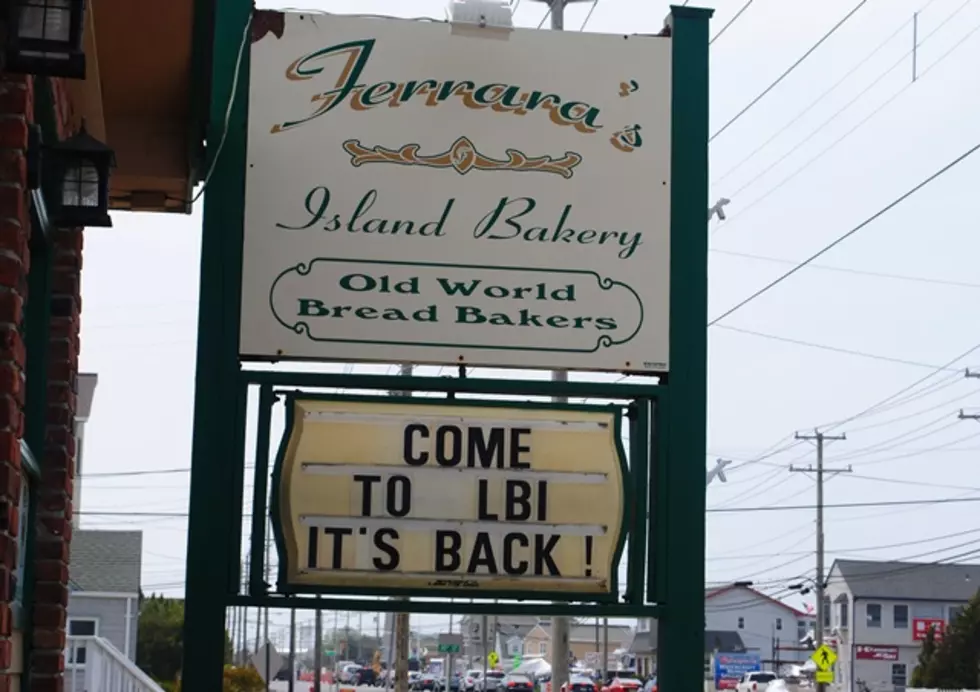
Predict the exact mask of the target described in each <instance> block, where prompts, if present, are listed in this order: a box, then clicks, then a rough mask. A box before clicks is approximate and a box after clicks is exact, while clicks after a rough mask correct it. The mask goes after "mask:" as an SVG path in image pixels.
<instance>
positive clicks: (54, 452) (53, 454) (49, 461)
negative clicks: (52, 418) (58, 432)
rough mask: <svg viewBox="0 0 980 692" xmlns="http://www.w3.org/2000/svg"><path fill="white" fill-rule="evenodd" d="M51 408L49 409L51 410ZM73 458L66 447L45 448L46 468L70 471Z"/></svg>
mask: <svg viewBox="0 0 980 692" xmlns="http://www.w3.org/2000/svg"><path fill="white" fill-rule="evenodd" d="M50 410H51V409H48V411H49V412H50ZM0 420H2V419H0ZM73 460H74V459H73V458H72V455H71V454H69V453H68V450H66V449H58V448H57V447H47V448H46V449H45V450H44V466H45V467H46V468H49V469H58V470H63V471H68V470H69V469H70V468H71V464H72V461H73Z"/></svg>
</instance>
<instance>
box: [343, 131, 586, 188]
mask: <svg viewBox="0 0 980 692" xmlns="http://www.w3.org/2000/svg"><path fill="white" fill-rule="evenodd" d="M344 150H345V151H346V152H347V153H348V154H350V157H351V165H352V166H354V167H359V166H362V165H363V164H365V163H395V164H399V165H402V166H424V167H428V168H452V169H455V171H456V172H457V173H459V174H460V175H466V174H467V173H469V172H470V171H471V170H474V169H475V170H478V171H521V172H531V173H557V174H558V175H560V176H561V177H563V178H566V179H568V178H571V177H572V175H573V170H572V169H574V168H575V167H576V166H577V165H579V164H580V163H581V162H582V157H581V156H580V155H579V154H575V153H573V152H570V151H569V152H565V155H564V156H562V157H561V158H558V159H556V158H553V157H551V156H538V157H534V158H531V157H529V156H527V155H526V154H524V153H523V152H520V151H518V150H517V149H507V150H506V152H505V153H506V154H507V157H508V158H507V159H506V160H501V159H494V158H491V157H489V156H486V155H484V154H481V153H480V152H479V151H477V149H476V147H475V146H474V144H473V142H471V141H470V140H469V138H467V137H460V138H459V139H457V140H456V141H455V142H453V145H452V146H451V147H450V148H449V149H448V150H447V151H444V152H442V153H441V154H430V155H422V154H419V145H418V144H406V145H404V146H403V147H401V148H400V149H397V150H395V149H388V148H386V147H382V146H374V147H366V146H364V145H363V144H361V142H360V140H357V139H349V140H347V141H346V142H344Z"/></svg>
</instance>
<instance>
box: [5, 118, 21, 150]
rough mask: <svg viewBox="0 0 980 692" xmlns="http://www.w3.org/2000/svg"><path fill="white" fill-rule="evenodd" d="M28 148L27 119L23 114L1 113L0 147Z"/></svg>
mask: <svg viewBox="0 0 980 692" xmlns="http://www.w3.org/2000/svg"><path fill="white" fill-rule="evenodd" d="M26 148H27V120H26V119H25V118H24V116H23V115H6V116H4V115H0V149H26Z"/></svg>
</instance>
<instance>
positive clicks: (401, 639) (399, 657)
mask: <svg viewBox="0 0 980 692" xmlns="http://www.w3.org/2000/svg"><path fill="white" fill-rule="evenodd" d="M410 625H411V623H410V621H409V615H408V613H395V692H408V637H409V627H410Z"/></svg>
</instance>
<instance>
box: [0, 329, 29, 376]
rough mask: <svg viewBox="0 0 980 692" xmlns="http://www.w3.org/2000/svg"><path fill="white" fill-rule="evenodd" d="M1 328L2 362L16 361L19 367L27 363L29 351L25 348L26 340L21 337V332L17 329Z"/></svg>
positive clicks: (0, 358) (0, 359) (0, 351)
mask: <svg viewBox="0 0 980 692" xmlns="http://www.w3.org/2000/svg"><path fill="white" fill-rule="evenodd" d="M9 324H10V323H8V326H6V327H3V326H0V361H2V360H14V361H16V362H17V364H18V365H21V366H23V365H25V364H26V363H27V351H26V349H25V348H24V339H23V338H22V337H21V335H20V330H19V329H17V328H16V327H11V326H9Z"/></svg>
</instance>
